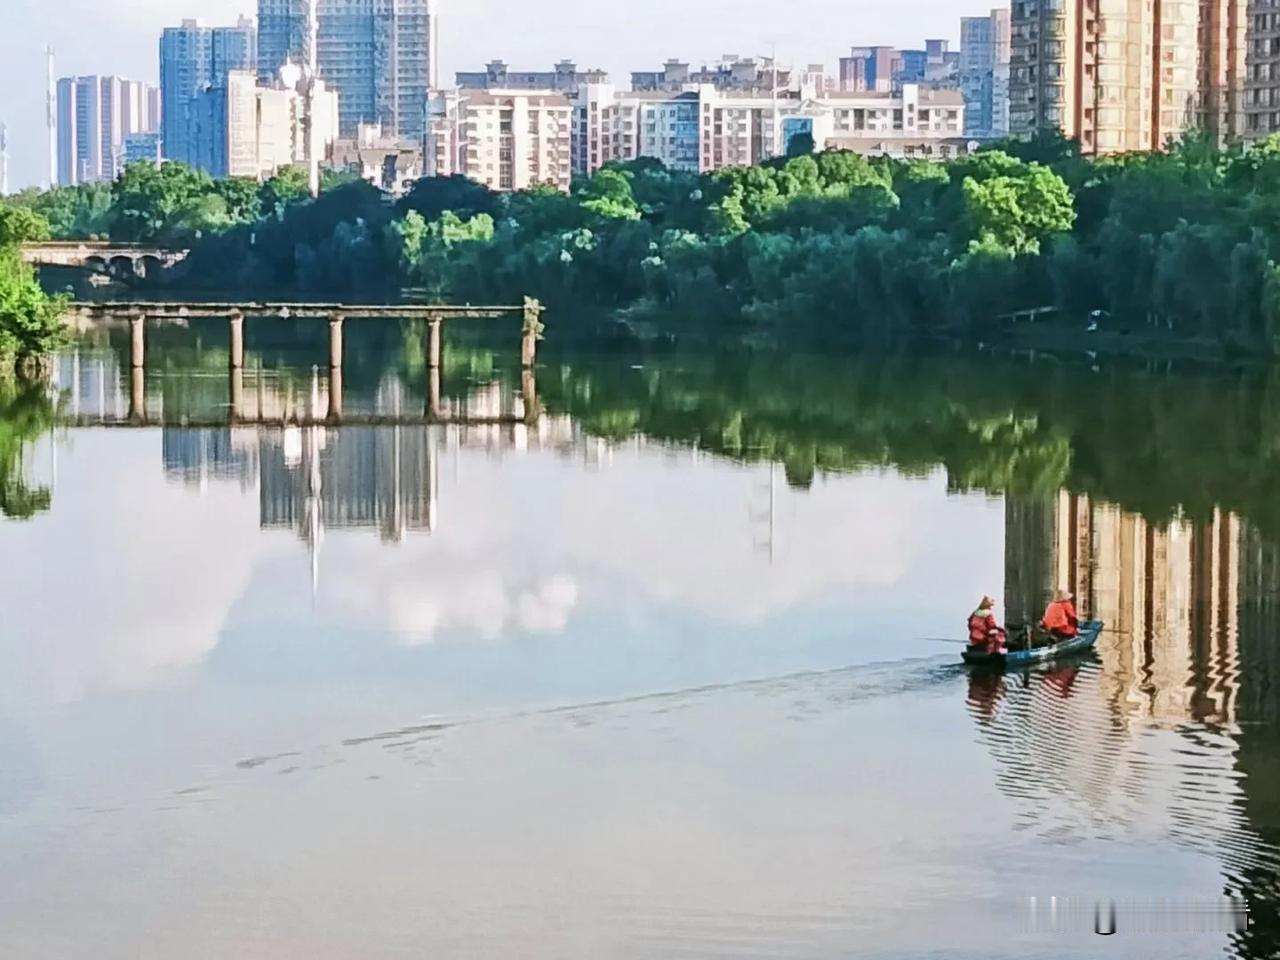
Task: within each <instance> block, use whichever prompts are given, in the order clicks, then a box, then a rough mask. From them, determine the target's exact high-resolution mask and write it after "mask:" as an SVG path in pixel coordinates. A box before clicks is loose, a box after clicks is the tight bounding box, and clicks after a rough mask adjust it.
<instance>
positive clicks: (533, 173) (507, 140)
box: [426, 90, 574, 191]
mask: <svg viewBox="0 0 1280 960" xmlns="http://www.w3.org/2000/svg"><path fill="white" fill-rule="evenodd" d="M573 113H574V111H573V104H572V103H570V101H569V98H568V97H566V96H565V95H564V94H562V93H554V92H552V91H542V92H536V91H523V90H510V91H497V90H459V91H451V92H448V93H443V94H439V95H437V96H436V97H434V98H433V99H432V110H431V125H430V131H429V133H428V136H427V150H426V163H427V172H428V174H429V175H431V176H439V177H447V176H452V175H454V174H460V175H462V176H465V177H469V178H471V179H472V180H475V181H477V182H479V183H483V184H485V185H487V186H488V187H490V188H491V189H493V190H503V191H508V190H522V189H525V188H526V187H532V186H535V185H537V184H543V183H549V184H552V185H553V186H555V187H558V188H559V189H561V190H566V191H567V190H568V189H569V181H570V179H571V177H572V172H573V171H572V162H571V146H572V126H573Z"/></svg>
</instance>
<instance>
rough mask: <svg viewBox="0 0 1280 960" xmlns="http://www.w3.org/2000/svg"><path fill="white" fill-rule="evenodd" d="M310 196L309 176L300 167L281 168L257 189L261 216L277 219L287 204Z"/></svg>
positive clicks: (282, 213)
mask: <svg viewBox="0 0 1280 960" xmlns="http://www.w3.org/2000/svg"><path fill="white" fill-rule="evenodd" d="M310 196H311V183H310V174H309V173H308V172H307V171H306V170H304V169H303V168H302V167H294V166H289V167H281V168H280V169H279V170H277V171H276V172H275V174H273V175H272V176H270V177H268V178H267V179H266V180H264V181H262V186H261V187H259V188H258V205H259V209H260V211H261V213H262V215H263V216H266V217H275V218H277V219H279V218H280V217H282V216H283V215H284V211H285V209H286V208H287V207H288V206H289V204H291V203H297V202H298V201H300V200H306V199H307V198H309V197H310Z"/></svg>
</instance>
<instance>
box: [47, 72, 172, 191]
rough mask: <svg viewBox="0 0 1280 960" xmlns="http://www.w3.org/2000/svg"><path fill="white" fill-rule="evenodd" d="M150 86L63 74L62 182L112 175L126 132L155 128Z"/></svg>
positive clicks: (60, 120)
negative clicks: (64, 75) (65, 75)
mask: <svg viewBox="0 0 1280 960" xmlns="http://www.w3.org/2000/svg"><path fill="white" fill-rule="evenodd" d="M153 89H154V88H152V87H149V86H147V85H146V84H144V83H142V82H140V81H137V80H125V79H122V78H120V77H64V78H63V79H61V80H59V81H58V84H57V134H58V183H59V184H61V185H62V186H70V185H73V184H77V183H91V182H93V181H96V180H114V179H115V178H116V177H117V176H118V175H119V173H120V171H121V170H122V169H123V167H124V163H125V152H124V143H125V138H126V137H129V136H130V135H132V134H142V133H151V132H153V131H154V130H155V129H156V128H157V126H158V124H159V122H160V118H159V117H158V116H156V115H155V106H156V100H155V97H154V96H153V95H152V94H153Z"/></svg>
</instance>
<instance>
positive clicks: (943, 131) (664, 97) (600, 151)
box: [573, 84, 968, 175]
mask: <svg viewBox="0 0 1280 960" xmlns="http://www.w3.org/2000/svg"><path fill="white" fill-rule="evenodd" d="M964 112H965V104H964V97H963V95H962V94H961V93H960V92H959V91H955V90H936V89H931V88H928V87H921V86H920V85H918V84H904V85H903V87H902V90H901V92H899V93H889V92H877V91H874V90H872V91H840V92H830V93H827V94H825V95H822V96H819V97H809V98H804V97H800V96H797V95H792V96H788V97H777V98H775V97H773V96H772V95H770V94H768V93H758V92H757V93H752V92H728V91H722V90H717V89H716V88H715V87H712V86H710V85H705V84H704V85H701V86H697V87H694V88H690V89H689V90H686V91H684V92H682V93H658V92H650V91H641V92H635V91H632V92H624V93H618V92H616V91H615V90H614V89H613V88H612V86H610V85H609V84H586V85H584V86H583V88H582V89H581V90H580V91H579V93H578V96H577V97H576V98H575V100H574V113H575V116H574V140H573V169H574V172H575V173H576V174H579V175H585V174H589V173H591V172H593V171H595V170H598V169H599V168H600V167H601V166H603V165H604V164H606V163H609V162H610V161H627V160H634V159H636V158H638V157H653V158H655V159H658V160H661V161H662V162H663V163H664V164H665V165H666V166H667V167H669V168H671V169H674V170H684V171H687V172H690V173H706V172H709V171H712V170H719V169H720V168H722V167H732V166H749V165H752V164H756V163H760V162H761V161H763V160H767V159H769V158H770V157H776V156H779V155H781V154H785V153H786V151H787V147H788V145H789V144H790V143H791V141H792V139H793V138H794V137H796V136H800V135H806V134H807V135H808V136H810V137H812V138H813V143H814V146H815V147H816V148H817V149H824V148H827V147H835V148H839V149H852V150H857V151H859V152H865V153H868V154H872V155H879V154H885V153H887V154H891V155H894V156H913V155H919V156H937V157H939V158H941V157H945V156H951V155H955V154H957V153H962V152H967V151H968V147H967V146H963V147H962V146H961V142H962V141H963V138H964V133H965V131H964ZM943 141H951V143H950V144H948V145H946V146H944V145H943ZM934 142H937V144H938V146H939V148H938V150H936V151H934V150H930V149H927V147H928V145H929V144H931V143H934Z"/></svg>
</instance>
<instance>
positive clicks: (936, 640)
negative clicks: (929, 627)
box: [917, 637, 969, 647]
mask: <svg viewBox="0 0 1280 960" xmlns="http://www.w3.org/2000/svg"><path fill="white" fill-rule="evenodd" d="M917 639H918V640H921V641H923V642H924V643H958V644H960V645H961V646H962V647H967V646H968V645H969V641H968V640H957V639H956V638H955V637H918V638H917Z"/></svg>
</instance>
